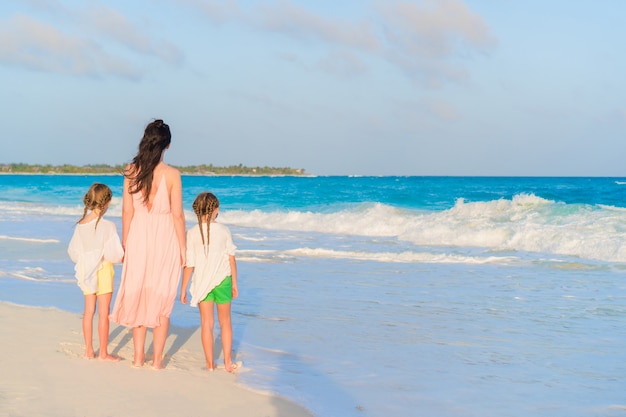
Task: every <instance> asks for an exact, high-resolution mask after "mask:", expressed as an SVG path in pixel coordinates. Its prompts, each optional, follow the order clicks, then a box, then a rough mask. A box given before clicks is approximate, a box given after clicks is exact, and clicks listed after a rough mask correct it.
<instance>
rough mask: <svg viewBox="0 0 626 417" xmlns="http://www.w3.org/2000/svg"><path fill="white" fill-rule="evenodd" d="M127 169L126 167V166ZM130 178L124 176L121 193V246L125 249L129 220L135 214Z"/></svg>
mask: <svg viewBox="0 0 626 417" xmlns="http://www.w3.org/2000/svg"><path fill="white" fill-rule="evenodd" d="M126 169H127V170H128V167H126ZM129 189H130V180H129V179H128V177H126V176H124V191H123V194H122V247H123V248H124V249H126V238H127V237H128V231H129V230H130V222H131V221H132V220H133V215H134V214H135V207H134V206H133V196H132V194H131V193H130V190H129Z"/></svg>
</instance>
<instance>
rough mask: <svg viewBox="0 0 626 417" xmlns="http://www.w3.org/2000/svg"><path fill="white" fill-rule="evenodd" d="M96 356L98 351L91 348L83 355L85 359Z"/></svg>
mask: <svg viewBox="0 0 626 417" xmlns="http://www.w3.org/2000/svg"><path fill="white" fill-rule="evenodd" d="M95 357H96V353H95V352H94V351H93V350H91V351H85V354H84V355H83V358H84V359H94V358H95Z"/></svg>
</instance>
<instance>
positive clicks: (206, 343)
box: [198, 301, 215, 371]
mask: <svg viewBox="0 0 626 417" xmlns="http://www.w3.org/2000/svg"><path fill="white" fill-rule="evenodd" d="M198 308H199V309H200V329H201V339H202V347H203V349H204V357H205V359H206V369H208V370H209V371H212V370H213V369H215V363H214V362H213V325H214V324H215V318H214V314H213V301H202V302H200V303H198Z"/></svg>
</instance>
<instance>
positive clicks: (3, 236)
mask: <svg viewBox="0 0 626 417" xmlns="http://www.w3.org/2000/svg"><path fill="white" fill-rule="evenodd" d="M0 239H2V240H16V241H20V242H33V243H59V242H60V241H59V240H58V239H37V238H26V237H19V236H6V235H0Z"/></svg>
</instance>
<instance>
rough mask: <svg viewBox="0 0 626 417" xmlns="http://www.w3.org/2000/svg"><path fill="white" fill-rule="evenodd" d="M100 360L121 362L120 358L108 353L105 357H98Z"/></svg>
mask: <svg viewBox="0 0 626 417" xmlns="http://www.w3.org/2000/svg"><path fill="white" fill-rule="evenodd" d="M98 359H100V360H101V361H107V362H119V361H120V358H118V357H117V356H113V355H109V354H108V353H107V354H106V355H104V356H98Z"/></svg>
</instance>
